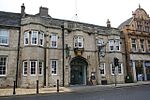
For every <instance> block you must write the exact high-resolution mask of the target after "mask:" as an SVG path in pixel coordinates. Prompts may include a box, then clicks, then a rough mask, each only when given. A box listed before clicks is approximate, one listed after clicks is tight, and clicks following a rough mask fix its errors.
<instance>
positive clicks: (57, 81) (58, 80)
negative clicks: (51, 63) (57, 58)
mask: <svg viewBox="0 0 150 100" xmlns="http://www.w3.org/2000/svg"><path fill="white" fill-rule="evenodd" d="M57 92H59V80H57Z"/></svg>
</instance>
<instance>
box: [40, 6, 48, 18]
mask: <svg viewBox="0 0 150 100" xmlns="http://www.w3.org/2000/svg"><path fill="white" fill-rule="evenodd" d="M39 14H40V16H41V17H48V8H46V7H40V11H39Z"/></svg>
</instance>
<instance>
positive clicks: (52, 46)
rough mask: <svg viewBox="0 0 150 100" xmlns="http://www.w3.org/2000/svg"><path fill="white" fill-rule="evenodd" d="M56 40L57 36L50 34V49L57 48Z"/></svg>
mask: <svg viewBox="0 0 150 100" xmlns="http://www.w3.org/2000/svg"><path fill="white" fill-rule="evenodd" d="M57 38H58V35H57V33H52V34H51V40H50V41H51V43H50V44H51V48H57ZM53 42H54V44H55V45H53Z"/></svg>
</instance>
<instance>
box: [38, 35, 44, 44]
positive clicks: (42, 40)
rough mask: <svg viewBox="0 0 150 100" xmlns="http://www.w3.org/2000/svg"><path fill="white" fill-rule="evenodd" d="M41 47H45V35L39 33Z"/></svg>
mask: <svg viewBox="0 0 150 100" xmlns="http://www.w3.org/2000/svg"><path fill="white" fill-rule="evenodd" d="M41 42H42V43H41ZM39 45H40V46H44V33H43V32H39Z"/></svg>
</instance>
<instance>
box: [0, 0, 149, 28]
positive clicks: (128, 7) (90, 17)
mask: <svg viewBox="0 0 150 100" xmlns="http://www.w3.org/2000/svg"><path fill="white" fill-rule="evenodd" d="M22 3H24V4H25V7H26V13H28V14H36V13H38V12H39V7H41V6H43V7H47V8H49V15H50V16H52V17H53V18H59V19H67V20H74V18H75V14H76V13H77V14H78V16H77V17H78V18H77V19H78V21H80V22H84V23H90V24H96V25H100V26H106V21H107V19H110V21H111V26H112V27H118V26H119V24H121V23H122V22H123V21H125V20H126V19H128V18H130V17H132V11H135V10H136V9H137V8H138V6H139V4H140V5H141V7H142V8H143V9H145V11H146V12H147V13H148V14H150V6H149V4H150V1H149V0H0V10H1V11H7V12H16V13H19V12H20V6H21V5H22Z"/></svg>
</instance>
